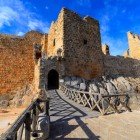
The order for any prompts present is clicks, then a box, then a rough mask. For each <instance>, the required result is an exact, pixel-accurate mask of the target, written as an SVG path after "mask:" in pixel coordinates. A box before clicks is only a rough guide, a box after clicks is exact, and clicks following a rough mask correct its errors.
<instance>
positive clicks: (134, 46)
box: [127, 32, 140, 59]
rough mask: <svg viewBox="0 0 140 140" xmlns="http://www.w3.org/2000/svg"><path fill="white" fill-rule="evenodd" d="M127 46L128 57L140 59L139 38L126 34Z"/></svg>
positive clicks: (129, 33)
mask: <svg viewBox="0 0 140 140" xmlns="http://www.w3.org/2000/svg"><path fill="white" fill-rule="evenodd" d="M127 36H128V45H129V57H131V58H134V59H140V36H139V35H136V34H133V33H131V32H128V33H127Z"/></svg>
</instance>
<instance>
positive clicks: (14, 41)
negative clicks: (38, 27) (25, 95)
mask: <svg viewBox="0 0 140 140" xmlns="http://www.w3.org/2000/svg"><path fill="white" fill-rule="evenodd" d="M41 37H42V34H40V33H38V32H35V31H31V32H28V33H27V34H25V36H24V37H17V36H9V35H0V94H1V93H8V92H11V91H12V90H15V89H17V88H21V87H22V86H24V85H26V84H29V83H31V82H32V80H33V77H34V60H33V43H34V42H36V43H40V42H41Z"/></svg>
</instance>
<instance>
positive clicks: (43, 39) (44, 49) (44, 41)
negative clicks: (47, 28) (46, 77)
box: [41, 34, 48, 54]
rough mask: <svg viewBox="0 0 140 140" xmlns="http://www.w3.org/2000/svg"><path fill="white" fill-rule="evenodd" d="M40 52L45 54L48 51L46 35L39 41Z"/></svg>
mask: <svg viewBox="0 0 140 140" xmlns="http://www.w3.org/2000/svg"><path fill="white" fill-rule="evenodd" d="M41 45H42V51H43V52H44V53H46V54H47V50H48V34H44V35H43V37H42V39H41Z"/></svg>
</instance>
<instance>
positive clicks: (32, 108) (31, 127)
mask: <svg viewBox="0 0 140 140" xmlns="http://www.w3.org/2000/svg"><path fill="white" fill-rule="evenodd" d="M42 112H44V113H45V114H46V115H47V116H49V98H48V99H45V100H42V99H36V100H35V101H34V102H32V103H31V104H30V105H29V107H28V108H27V109H26V110H25V111H24V112H23V113H22V114H21V115H20V116H19V117H18V119H17V120H16V121H15V122H14V123H13V125H12V126H11V127H10V128H9V129H8V130H7V131H6V133H4V134H2V135H1V138H0V140H22V139H24V140H30V139H31V137H32V136H33V137H37V135H38V130H37V125H38V124H37V123H38V122H37V121H38V115H39V113H42Z"/></svg>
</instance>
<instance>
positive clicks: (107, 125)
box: [50, 90, 140, 140]
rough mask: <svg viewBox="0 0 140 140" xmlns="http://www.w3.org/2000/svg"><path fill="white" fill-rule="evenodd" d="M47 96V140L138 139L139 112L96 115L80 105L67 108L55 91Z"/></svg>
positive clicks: (64, 101) (62, 98) (139, 129)
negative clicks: (49, 132) (48, 134)
mask: <svg viewBox="0 0 140 140" xmlns="http://www.w3.org/2000/svg"><path fill="white" fill-rule="evenodd" d="M50 93H52V95H51V98H52V101H51V110H50V114H51V121H52V122H51V134H50V139H60V140H63V139H67V140H71V139H72V140H140V111H133V112H125V113H121V114H112V115H107V116H99V114H98V113H97V112H93V114H92V113H91V112H90V113H87V112H86V111H85V110H86V108H85V107H81V106H80V105H76V106H75V104H73V103H72V102H71V103H72V105H71V103H70V101H69V100H68V99H67V98H66V97H65V96H64V95H63V94H62V93H61V92H60V91H59V90H58V91H57V92H55V91H53V92H52V91H51V92H50ZM55 96H57V97H55ZM54 97H55V98H54ZM54 99H57V101H56V102H55V100H54ZM68 101H69V102H68ZM52 105H54V107H53V108H52ZM74 106H75V107H74ZM55 109H56V110H55ZM54 110H55V111H54ZM63 111H64V112H63ZM84 111H85V112H86V113H85V112H84ZM68 114H69V116H68ZM91 114H92V115H91ZM94 114H96V115H94Z"/></svg>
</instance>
